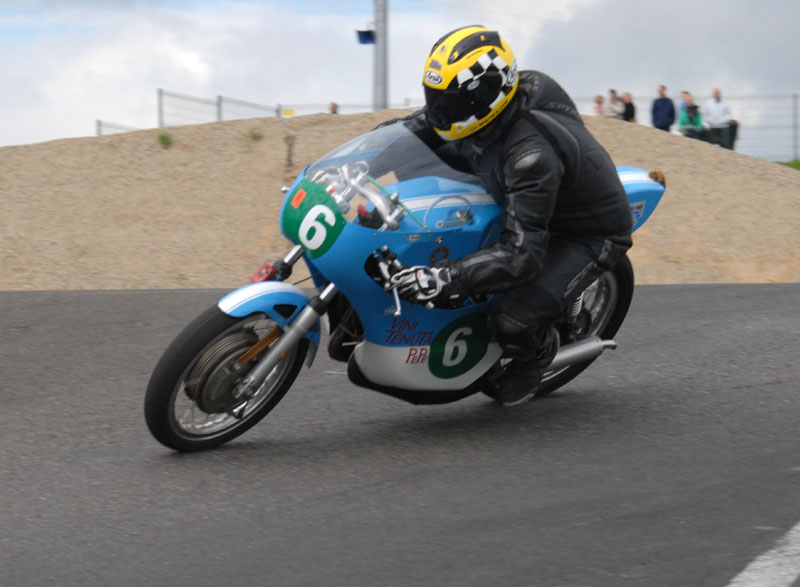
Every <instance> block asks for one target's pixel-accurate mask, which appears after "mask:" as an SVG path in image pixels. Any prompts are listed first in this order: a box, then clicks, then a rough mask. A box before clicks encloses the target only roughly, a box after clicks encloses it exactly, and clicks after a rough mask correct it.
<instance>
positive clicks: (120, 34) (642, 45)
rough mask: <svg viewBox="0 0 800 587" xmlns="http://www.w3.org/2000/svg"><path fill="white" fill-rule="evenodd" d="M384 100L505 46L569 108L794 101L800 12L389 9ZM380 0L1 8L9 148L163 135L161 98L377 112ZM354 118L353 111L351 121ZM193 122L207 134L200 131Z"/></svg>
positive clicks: (535, 2) (427, 0) (787, 7)
mask: <svg viewBox="0 0 800 587" xmlns="http://www.w3.org/2000/svg"><path fill="white" fill-rule="evenodd" d="M388 5H389V6H388V8H389V38H390V41H389V48H388V51H389V101H390V104H392V105H402V104H404V103H406V101H409V102H410V103H411V104H412V105H418V104H420V103H421V100H422V89H421V79H422V69H423V65H424V62H425V58H426V56H427V53H428V51H429V50H430V47H431V45H432V44H433V42H434V41H435V40H436V39H438V38H439V37H440V36H441V35H442V34H444V33H446V32H448V31H450V30H452V29H455V28H458V27H460V26H465V25H469V24H483V25H484V26H487V27H489V28H492V29H496V30H498V31H499V32H500V34H501V36H502V37H503V38H504V39H505V40H506V41H507V42H508V43H509V45H510V46H511V48H512V50H513V51H514V53H515V55H516V57H517V62H518V64H519V66H520V68H521V69H538V70H540V71H544V72H546V73H548V74H550V75H552V76H553V77H554V78H556V79H557V80H558V81H559V82H560V83H561V84H562V85H563V86H564V88H565V89H566V90H567V91H568V92H569V93H570V94H572V95H574V96H591V95H594V94H597V93H606V91H607V90H608V88H610V87H614V88H617V89H618V90H620V91H628V92H631V93H632V94H633V96H634V100H636V98H637V96H639V97H641V100H642V101H644V100H648V101H649V100H650V99H651V98H652V97H653V96H655V93H656V87H657V86H658V85H659V84H662V83H663V84H666V85H667V86H668V88H669V93H670V94H671V95H675V96H677V94H678V93H679V92H680V90H682V89H688V90H690V91H692V92H693V93H694V94H696V95H698V96H700V95H708V94H710V92H711V89H712V88H714V87H720V88H722V91H723V95H729V96H733V95H748V94H783V93H792V92H800V34H798V23H800V0H670V1H669V2H654V1H652V0H491V1H490V0H481V1H478V0H441V1H439V0H409V1H406V2H403V1H401V0H388ZM372 21H373V2H372V0H335V1H331V0H302V1H297V0H294V1H291V0H241V1H224V2H223V1H219V0H196V1H192V0H0V146H6V145H18V144H28V143H36V142H41V141H48V140H53V139H60V138H68V137H82V136H91V135H93V134H94V133H95V121H96V120H103V121H109V122H113V123H116V124H121V125H126V126H130V127H136V128H152V127H155V126H157V107H156V104H157V99H156V96H157V89H158V88H163V89H165V90H168V91H171V92H179V93H182V94H188V95H192V96H201V97H207V98H212V99H213V98H215V97H216V96H218V95H223V96H226V97H231V98H236V99H239V100H246V101H250V102H256V103H260V104H269V105H273V104H282V105H284V107H291V106H292V105H293V104H307V103H328V102H330V101H335V102H338V103H340V104H362V105H368V104H371V102H372V67H373V63H372V53H373V48H372V46H369V45H359V44H357V42H356V35H355V30H356V29H364V28H370V27H371V26H372ZM345 112H346V111H345ZM198 122H199V121H198Z"/></svg>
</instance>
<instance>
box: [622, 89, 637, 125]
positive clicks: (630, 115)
mask: <svg viewBox="0 0 800 587" xmlns="http://www.w3.org/2000/svg"><path fill="white" fill-rule="evenodd" d="M622 104H623V111H622V120H624V121H625V122H636V106H634V105H633V97H632V96H631V95H630V93H629V92H625V93H624V94H622Z"/></svg>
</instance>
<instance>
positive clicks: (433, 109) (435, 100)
mask: <svg viewBox="0 0 800 587" xmlns="http://www.w3.org/2000/svg"><path fill="white" fill-rule="evenodd" d="M502 83H503V76H502V75H501V74H500V72H486V73H484V74H483V75H481V76H480V77H477V78H474V79H472V80H470V81H468V82H465V83H464V84H463V85H462V86H460V87H458V88H453V89H448V90H436V89H434V88H431V87H428V86H426V85H423V87H424V88H425V105H426V106H427V107H428V121H429V122H430V123H431V125H433V127H434V128H438V129H441V130H447V129H449V128H450V127H451V126H452V125H453V123H456V122H460V121H462V120H467V119H468V118H469V117H470V116H476V117H477V118H478V119H481V118H483V117H485V116H486V115H488V114H489V112H490V111H491V104H492V103H494V101H495V100H496V99H497V96H498V95H499V94H500V90H501V86H502Z"/></svg>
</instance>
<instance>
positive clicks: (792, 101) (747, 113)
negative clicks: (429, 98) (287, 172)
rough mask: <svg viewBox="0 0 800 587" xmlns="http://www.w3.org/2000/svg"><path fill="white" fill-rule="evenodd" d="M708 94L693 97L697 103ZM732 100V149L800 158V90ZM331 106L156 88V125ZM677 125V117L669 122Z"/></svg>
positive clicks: (106, 126)
mask: <svg viewBox="0 0 800 587" xmlns="http://www.w3.org/2000/svg"><path fill="white" fill-rule="evenodd" d="M654 98H655V96H641V97H638V98H635V99H634V104H635V105H636V109H637V112H636V114H637V116H636V118H637V122H638V123H639V124H644V125H646V126H650V124H651V123H650V107H651V104H652V102H653V100H654ZM706 98H707V96H699V97H697V99H696V101H697V103H698V104H700V105H702V103H703V102H704V101H705V99H706ZM725 99H726V100H728V102H729V103H730V105H731V109H732V111H733V116H734V118H735V119H737V120H738V121H739V131H738V134H737V140H736V145H735V150H736V151H737V152H740V153H744V154H746V155H751V156H753V157H759V158H763V159H768V160H770V161H786V160H790V159H800V94H797V93H794V94H772V95H748V96H725ZM574 100H575V103H576V105H577V106H578V110H579V111H580V112H581V114H583V115H590V114H591V112H592V105H593V103H594V98H593V97H583V96H580V97H577V98H574ZM679 100H680V99H679V98H677V97H674V98H673V101H674V102H675V106H676V109H677V107H678V103H679ZM422 104H423V102H422V100H412V99H405V100H404V101H403V102H402V103H401V104H390V105H389V107H390V108H419V107H420V106H422ZM337 107H338V112H339V113H340V114H357V113H361V112H371V111H372V106H371V105H369V104H337ZM321 112H330V103H307V104H273V105H268V104H259V103H256V102H249V101H246V100H239V99H236V98H229V97H227V96H217V97H216V98H204V97H200V96H191V95H188V94H182V93H179V92H172V91H168V90H163V89H159V90H158V106H157V120H158V126H159V127H164V126H180V125H184V124H200V123H203V122H215V121H224V120H237V119H245V118H259V117H267V116H278V117H283V116H300V115H305V114H316V113H321ZM129 130H138V129H134V128H132V127H127V126H124V125H120V124H114V123H110V122H104V121H100V120H98V121H97V134H98V135H102V134H111V133H115V132H125V131H129ZM673 132H678V131H677V122H676V124H675V126H674V127H673Z"/></svg>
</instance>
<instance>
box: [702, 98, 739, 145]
mask: <svg viewBox="0 0 800 587" xmlns="http://www.w3.org/2000/svg"><path fill="white" fill-rule="evenodd" d="M703 117H704V118H705V121H706V124H708V141H709V142H710V143H714V144H715V145H720V146H722V147H725V148H726V149H732V148H733V141H731V124H732V123H733V122H734V120H733V116H732V115H731V107H730V104H728V101H727V100H725V99H724V98H723V97H722V92H720V90H719V88H714V95H713V96H712V97H711V98H709V99H708V100H706V102H705V104H703Z"/></svg>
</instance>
